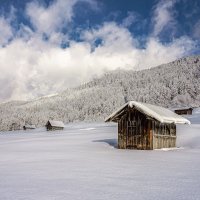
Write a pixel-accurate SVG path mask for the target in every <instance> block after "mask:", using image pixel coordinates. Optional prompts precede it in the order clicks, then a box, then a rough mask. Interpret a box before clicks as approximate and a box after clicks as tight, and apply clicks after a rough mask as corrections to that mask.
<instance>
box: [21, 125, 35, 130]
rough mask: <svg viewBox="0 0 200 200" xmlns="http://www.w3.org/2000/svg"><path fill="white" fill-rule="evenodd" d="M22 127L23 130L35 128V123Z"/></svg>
mask: <svg viewBox="0 0 200 200" xmlns="http://www.w3.org/2000/svg"><path fill="white" fill-rule="evenodd" d="M23 129H24V130H27V129H36V126H35V125H30V124H26V125H24V126H23Z"/></svg>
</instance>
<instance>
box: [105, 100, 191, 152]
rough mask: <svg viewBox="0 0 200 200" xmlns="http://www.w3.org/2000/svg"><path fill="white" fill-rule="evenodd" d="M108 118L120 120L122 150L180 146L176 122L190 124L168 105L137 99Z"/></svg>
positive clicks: (108, 120)
mask: <svg viewBox="0 0 200 200" xmlns="http://www.w3.org/2000/svg"><path fill="white" fill-rule="evenodd" d="M105 121H106V122H110V121H112V122H117V123H118V148H119V149H160V148H170V147H176V124H177V123H180V124H190V121H188V120H187V119H185V118H183V117H181V116H179V115H177V114H176V113H174V112H172V111H170V110H168V109H166V108H163V107H159V106H155V105H151V104H147V103H140V102H135V101H130V102H128V103H126V104H125V105H123V106H122V107H121V108H119V109H118V110H117V111H116V112H114V113H113V114H111V115H110V116H109V117H108V118H107V119H106V120H105Z"/></svg>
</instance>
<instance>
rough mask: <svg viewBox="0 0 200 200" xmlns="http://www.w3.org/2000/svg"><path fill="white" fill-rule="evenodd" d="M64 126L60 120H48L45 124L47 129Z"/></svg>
mask: <svg viewBox="0 0 200 200" xmlns="http://www.w3.org/2000/svg"><path fill="white" fill-rule="evenodd" d="M64 127H65V125H64V123H63V122H62V121H54V120H49V121H48V122H47V124H46V128H47V131H55V130H63V129H64Z"/></svg>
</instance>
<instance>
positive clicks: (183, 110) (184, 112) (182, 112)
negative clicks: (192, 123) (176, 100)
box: [173, 107, 193, 115]
mask: <svg viewBox="0 0 200 200" xmlns="http://www.w3.org/2000/svg"><path fill="white" fill-rule="evenodd" d="M173 110H174V112H175V113H176V114H178V115H192V111H193V108H192V107H184V108H175V109H173Z"/></svg>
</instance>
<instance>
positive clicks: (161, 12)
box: [152, 0, 176, 36]
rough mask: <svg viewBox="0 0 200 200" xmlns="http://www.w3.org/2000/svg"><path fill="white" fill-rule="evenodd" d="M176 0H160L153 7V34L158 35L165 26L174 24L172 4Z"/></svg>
mask: <svg viewBox="0 0 200 200" xmlns="http://www.w3.org/2000/svg"><path fill="white" fill-rule="evenodd" d="M175 3H176V0H168V1H165V0H161V1H160V2H159V3H158V4H157V5H156V6H155V9H154V16H153V19H152V21H153V26H154V29H153V35H154V36H158V35H159V34H160V33H161V32H162V31H163V30H164V28H166V27H171V28H173V26H175V23H176V22H175V19H174V11H173V6H174V4H175Z"/></svg>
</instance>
